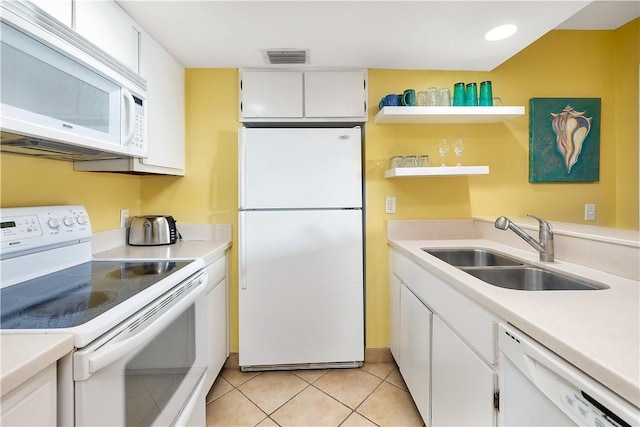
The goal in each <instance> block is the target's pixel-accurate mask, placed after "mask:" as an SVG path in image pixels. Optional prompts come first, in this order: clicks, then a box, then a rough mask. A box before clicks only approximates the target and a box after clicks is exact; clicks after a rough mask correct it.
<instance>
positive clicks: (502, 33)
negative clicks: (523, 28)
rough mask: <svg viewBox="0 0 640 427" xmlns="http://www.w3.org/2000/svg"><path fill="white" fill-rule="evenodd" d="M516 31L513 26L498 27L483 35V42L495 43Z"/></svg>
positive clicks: (516, 28)
mask: <svg viewBox="0 0 640 427" xmlns="http://www.w3.org/2000/svg"><path fill="white" fill-rule="evenodd" d="M516 31H518V27H516V26H515V25H513V24H505V25H498V26H497V27H494V28H492V29H490V30H489V31H487V32H486V33H484V38H485V40H489V41H496V40H503V39H506V38H507V37H511V36H512V35H513V34H515V32H516Z"/></svg>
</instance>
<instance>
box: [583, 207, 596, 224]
mask: <svg viewBox="0 0 640 427" xmlns="http://www.w3.org/2000/svg"><path fill="white" fill-rule="evenodd" d="M584 220H585V221H595V220H596V205H595V204H593V203H587V204H586V205H584Z"/></svg>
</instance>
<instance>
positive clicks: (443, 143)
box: [438, 139, 449, 166]
mask: <svg viewBox="0 0 640 427" xmlns="http://www.w3.org/2000/svg"><path fill="white" fill-rule="evenodd" d="M438 152H439V153H440V157H441V158H442V164H441V165H440V166H446V165H445V164H444V156H445V155H446V154H447V153H448V152H449V143H448V142H447V140H446V139H441V140H440V141H438Z"/></svg>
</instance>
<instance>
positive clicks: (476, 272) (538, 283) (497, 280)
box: [462, 266, 608, 291]
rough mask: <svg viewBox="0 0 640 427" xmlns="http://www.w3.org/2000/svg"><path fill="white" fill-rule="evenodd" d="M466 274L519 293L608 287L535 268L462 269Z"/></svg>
mask: <svg viewBox="0 0 640 427" xmlns="http://www.w3.org/2000/svg"><path fill="white" fill-rule="evenodd" d="M462 270H463V271H465V272H466V273H468V274H471V275H472V276H474V277H477V278H478V279H480V280H482V281H483V282H487V283H489V284H491V285H494V286H499V287H501V288H507V289H515V290H519V291H581V290H582V291H586V290H597V289H607V288H608V286H606V285H603V284H600V283H594V282H590V281H588V280H584V279H579V278H574V277H572V276H569V275H565V274H561V273H556V272H553V271H549V270H544V269H541V268H537V267H525V266H522V267H505V268H500V267H499V268H463V269H462Z"/></svg>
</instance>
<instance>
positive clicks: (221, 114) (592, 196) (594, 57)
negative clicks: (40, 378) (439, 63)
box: [0, 20, 640, 351]
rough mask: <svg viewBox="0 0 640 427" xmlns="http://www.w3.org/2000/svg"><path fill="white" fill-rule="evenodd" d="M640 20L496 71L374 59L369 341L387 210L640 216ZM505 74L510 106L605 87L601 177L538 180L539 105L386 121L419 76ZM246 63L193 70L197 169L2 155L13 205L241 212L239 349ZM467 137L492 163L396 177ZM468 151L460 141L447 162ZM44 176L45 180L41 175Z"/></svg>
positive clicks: (504, 93) (196, 214)
mask: <svg viewBox="0 0 640 427" xmlns="http://www.w3.org/2000/svg"><path fill="white" fill-rule="evenodd" d="M639 26H640V20H635V21H634V22H633V23H631V24H628V25H626V26H625V27H623V28H621V29H619V30H617V31H586V32H576V31H554V32H551V33H549V34H547V35H546V36H544V37H542V38H541V39H540V40H538V41H537V42H535V43H533V44H532V45H531V46H529V47H528V48H526V49H525V50H523V51H522V52H520V53H519V54H517V55H516V56H514V57H513V58H512V59H510V60H508V61H507V62H505V63H504V64H502V65H501V66H500V67H498V68H497V69H495V70H494V71H492V72H450V71H402V70H369V99H370V104H371V106H372V108H371V109H370V116H369V121H368V123H367V124H366V126H365V135H366V147H365V173H366V221H367V228H366V237H367V248H366V249H367V259H366V264H367V296H366V309H367V319H366V327H367V345H368V346H369V347H385V346H387V345H388V326H387V324H388V279H387V277H388V267H387V255H388V249H387V245H386V220H388V219H412V218H467V217H469V216H471V215H490V216H497V215H503V214H505V215H514V216H515V215H522V214H525V213H528V212H532V213H537V214H539V215H541V216H543V217H546V218H549V219H550V220H552V221H553V220H556V221H568V222H576V223H583V220H582V218H583V210H584V204H585V203H596V204H597V216H598V221H596V222H592V223H591V224H595V225H603V226H611V227H621V228H635V229H637V228H638V56H639V53H638V51H639V44H640V42H639V37H638V29H639ZM487 79H488V80H492V81H493V85H494V94H495V95H496V96H500V97H501V98H502V100H503V103H504V104H505V105H525V106H527V114H528V100H529V98H531V97H600V98H602V126H601V131H602V132H601V165H600V166H601V168H600V182H598V183H589V184H530V183H529V182H528V144H529V142H528V118H527V117H528V116H527V114H525V116H524V117H520V118H516V119H513V120H510V121H508V122H506V123H503V124H488V125H376V124H375V123H374V121H373V118H374V116H375V113H376V112H377V108H376V107H375V104H376V103H377V101H378V100H379V99H380V98H381V97H382V96H383V95H385V94H386V93H394V92H395V93H397V92H400V91H402V90H403V89H405V88H410V87H413V88H424V87H426V86H432V85H433V86H451V85H452V84H453V83H454V82H456V81H476V82H480V81H482V80H487ZM237 105H238V72H237V70H235V69H189V70H187V72H186V106H187V107H186V108H187V111H186V140H187V147H186V165H187V175H186V176H185V177H182V178H179V177H154V176H128V175H119V174H109V173H105V174H97V173H81V172H74V171H73V170H72V165H71V164H70V163H66V162H58V161H49V160H42V159H31V158H25V157H20V156H12V155H4V154H3V155H2V156H1V157H0V159H1V162H2V163H1V166H2V175H1V177H2V198H1V204H2V206H3V207H8V206H17V205H30V204H63V203H78V204H84V205H85V206H87V208H88V209H89V214H90V215H91V218H92V222H93V226H94V230H95V231H102V230H107V229H112V228H116V227H117V226H118V217H119V209H120V208H124V207H128V208H129V209H131V214H132V215H135V214H136V213H167V214H172V215H174V216H175V217H176V219H177V220H178V222H179V223H180V222H185V223H230V224H232V225H233V230H234V246H233V247H232V251H231V257H230V301H229V304H230V316H231V349H232V351H237V350H238V317H237V314H238V308H237V292H238V289H237V283H238V280H237V245H236V241H237V240H236V237H237V130H238V127H239V123H238V116H237ZM441 137H446V138H454V137H462V138H464V139H465V140H466V142H467V148H466V150H465V152H464V154H463V163H465V164H474V165H479V164H482V165H489V166H490V168H491V173H490V174H489V175H482V176H473V177H451V178H410V179H396V180H391V179H384V178H383V172H384V170H385V169H386V167H387V163H388V159H389V157H390V156H392V155H394V154H412V153H415V154H422V153H426V154H429V155H430V156H431V160H432V164H436V163H437V162H438V154H437V149H436V141H437V139H439V138H441ZM453 161H454V156H453V154H452V153H449V154H448V157H447V162H448V163H449V164H451V162H453ZM39 180H42V181H43V182H40V181H39ZM387 195H394V196H396V197H397V213H396V214H395V215H390V214H384V198H385V196H387Z"/></svg>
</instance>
